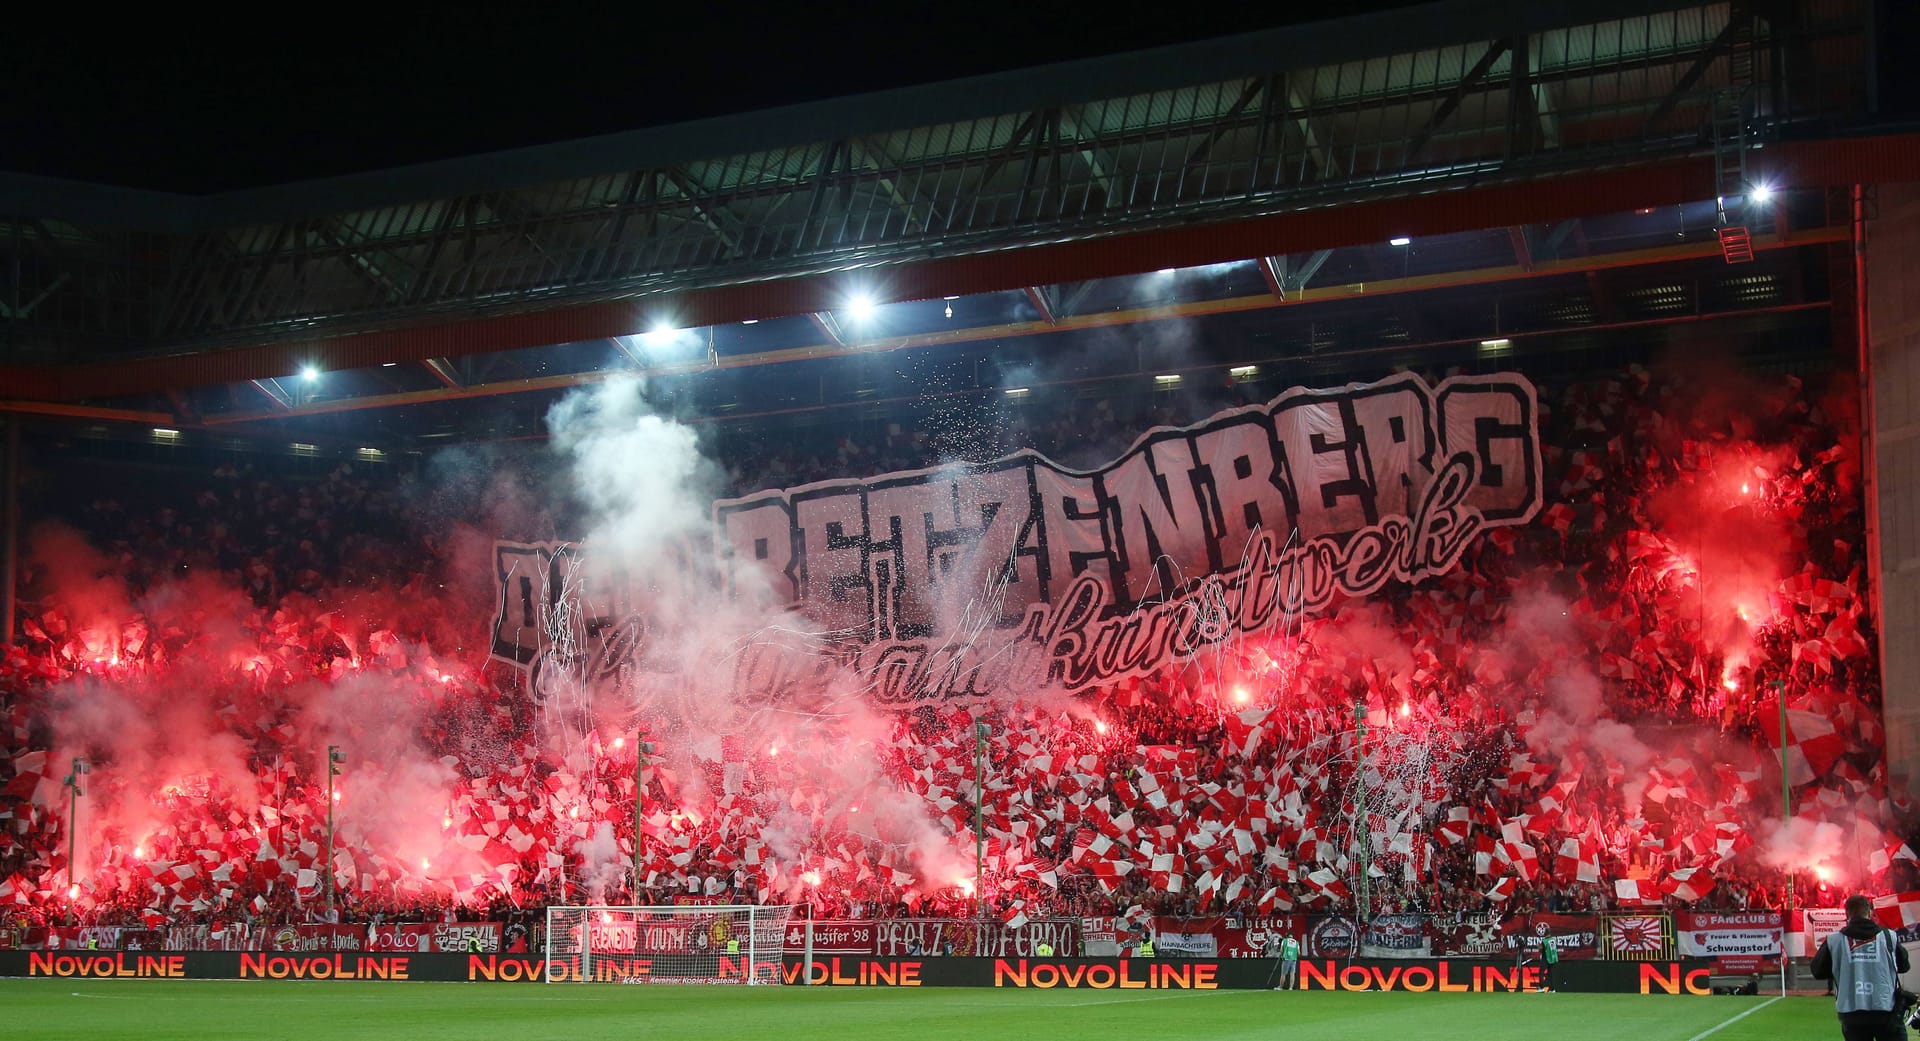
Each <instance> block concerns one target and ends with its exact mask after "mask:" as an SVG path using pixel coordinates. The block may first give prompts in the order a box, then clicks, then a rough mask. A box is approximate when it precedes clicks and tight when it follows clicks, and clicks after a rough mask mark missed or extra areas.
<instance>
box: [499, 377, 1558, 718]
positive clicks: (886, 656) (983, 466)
mask: <svg viewBox="0 0 1920 1041" xmlns="http://www.w3.org/2000/svg"><path fill="white" fill-rule="evenodd" d="M1537 428H1538V405H1537V401H1536V396H1535V391H1534V387H1533V384H1532V383H1530V382H1528V381H1527V380H1526V378H1524V377H1522V376H1519V375H1517V374H1510V373H1503V374H1495V375H1487V376H1456V377H1453V378H1451V379H1447V380H1445V381H1442V382H1441V383H1440V384H1439V385H1437V386H1429V385H1428V384H1427V383H1426V382H1425V381H1424V380H1422V379H1421V378H1420V377H1418V376H1416V375H1414V374H1412V373H1401V374H1398V375H1395V376H1393V377H1391V378H1389V379H1386V380H1382V381H1380V382H1378V383H1371V384H1353V385H1349V386H1347V387H1343V388H1337V389H1330V390H1309V389H1304V388H1295V389H1293V390H1289V391H1287V392H1286V393H1284V394H1282V395H1280V396H1279V397H1278V398H1275V399H1274V400H1272V401H1269V402H1266V403H1264V404H1260V405H1248V406H1243V407H1240V408H1234V409H1230V410H1227V411H1223V412H1220V413H1217V414H1215V415H1213V416H1212V417H1210V418H1208V419H1206V420H1204V421H1203V422H1200V423H1197V424H1194V425H1192V426H1188V427H1181V428H1164V427H1163V428H1156V429H1154V430H1151V431H1148V432H1146V433H1144V434H1142V435H1141V436H1140V437H1139V438H1138V439H1137V440H1136V441H1135V442H1134V444H1133V446H1132V447H1131V448H1130V449H1128V450H1127V451H1126V452H1125V453H1124V454H1122V455H1121V456H1120V458H1119V459H1117V460H1115V461H1114V462H1113V463H1111V464H1110V465H1108V466H1106V467H1103V468H1101V469H1098V470H1092V471H1077V470H1070V469H1067V468H1065V467H1062V466H1060V465H1059V464H1056V463H1054V462H1052V461H1051V460H1049V459H1047V458H1045V457H1044V456H1041V455H1039V454H1038V453H1035V452H1032V451H1022V452H1019V453H1016V454H1014V455H1010V456H1007V457H1005V458H1002V459H998V460H994V461H992V462H987V463H954V464H952V465H948V466H942V467H938V468H934V469H927V470H916V471H907V472H898V473H888V474H882V475H880V476H877V477H871V478H866V479H862V480H838V481H824V482H819V483H814V484H808V485H804V486H800V487H795V488H783V489H776V490H770V491H764V492H759V493H755V494H753V495H748V496H745V497H742V498H737V499H725V500H721V501H718V502H715V503H714V504H713V509H712V514H711V524H710V525H709V526H708V527H707V528H705V529H704V530H702V531H701V532H700V533H699V534H698V535H697V536H695V537H694V538H693V539H691V540H682V541H679V542H676V543H674V545H675V546H676V550H675V551H674V553H672V554H667V555H668V556H672V557H673V558H674V559H673V560H672V561H671V562H665V563H661V564H659V565H658V567H657V569H656V570H655V571H654V572H653V573H648V574H628V573H616V572H615V569H613V568H612V567H611V566H609V567H608V568H604V569H603V568H600V567H597V566H596V564H595V562H594V559H593V548H592V546H591V545H588V544H585V543H573V542H505V541H502V542H497V543H495V546H494V575H493V576H492V578H493V583H494V589H495V591H496V597H497V600H496V611H495V617H494V623H493V633H492V654H493V656H494V657H495V658H497V659H499V660H501V661H504V662H509V663H512V664H513V665H515V666H517V667H520V668H524V669H526V670H528V671H529V673H530V679H531V681H532V683H531V685H532V687H533V689H534V690H535V692H536V694H537V693H540V692H542V691H544V690H545V689H546V686H547V684H546V683H545V681H544V680H545V677H546V676H547V675H549V674H561V675H565V676H568V677H573V678H576V679H577V678H578V677H580V676H582V675H583V674H584V675H586V676H590V677H593V678H605V679H610V680H618V682H621V683H625V684H628V685H630V686H632V687H634V688H635V689H637V690H640V691H643V692H645V691H651V690H652V689H653V688H654V687H658V688H660V689H661V690H662V691H666V690H671V689H677V688H679V687H682V686H684V681H685V677H683V676H680V675H677V674H674V673H672V671H671V670H672V669H674V668H676V667H677V666H675V665H673V664H671V663H670V662H669V661H667V660H666V659H670V658H671V657H672V656H671V655H667V654H653V653H649V648H653V647H663V648H664V647H671V646H673V645H674V641H675V639H676V627H677V626H684V625H689V624H694V623H693V622H691V621H690V620H688V619H687V618H685V617H684V616H683V615H682V614H681V613H680V612H677V611H676V612H658V613H650V612H651V609H653V608H654V607H655V605H660V604H676V605H677V604H686V603H702V602H707V603H720V602H739V603H741V604H749V605H751V606H753V607H755V608H756V609H760V610H763V611H764V613H766V614H767V615H768V616H769V617H773V616H778V615H783V614H784V615H785V616H786V617H787V620H786V621H783V622H782V623H781V624H780V625H779V626H777V627H775V629H776V630H777V634H778V635H777V638H776V637H775V636H768V637H767V638H763V639H749V640H744V641H743V642H742V649H741V651H740V652H739V653H738V654H736V655H733V656H732V659H731V660H730V661H728V662H727V663H726V669H727V670H729V671H728V672H727V673H726V674H725V675H724V677H723V678H724V679H725V680H726V681H727V682H729V683H730V684H731V687H732V689H735V690H740V691H751V692H754V693H755V694H758V695H761V696H764V697H767V698H770V699H771V698H780V697H782V696H784V695H786V694H789V693H806V692H812V691H817V690H821V689H826V688H827V687H829V686H833V685H835V684H833V683H830V682H829V678H830V677H844V676H845V675H846V674H847V672H848V671H849V670H850V671H851V672H852V673H853V675H854V677H855V679H856V681H858V682H860V683H863V684H864V686H863V689H864V690H865V691H866V692H867V693H868V695H869V697H870V698H871V699H872V700H873V701H875V702H876V703H879V704H881V705H886V706H892V707H895V708H910V707H914V706H917V705H922V704H927V703H934V702H943V701H951V700H965V699H974V698H981V697H989V696H993V695H996V694H1002V693H1018V694H1023V695H1024V694H1030V693H1033V692H1035V691H1040V690H1054V691H1061V692H1066V693H1073V692H1079V691H1083V690H1087V689H1091V688H1093V687H1097V686H1102V685H1110V684H1112V683H1114V682H1116V681H1119V680H1122V679H1126V678H1129V677H1136V676H1143V675H1147V674H1150V673H1152V672H1154V671H1156V670H1158V669H1160V668H1162V667H1164V666H1166V665H1168V664H1171V663H1176V662H1179V661H1184V660H1187V659H1190V658H1192V657H1194V656H1195V655H1198V654H1200V653H1202V652H1203V651H1205V650H1206V649H1207V648H1209V647H1211V646H1214V645H1217V644H1220V643H1223V642H1225V641H1229V640H1233V639H1237V638H1238V637H1239V636H1241V635H1242V634H1247V633H1255V632H1261V631H1264V630H1266V629H1268V628H1270V627H1272V626H1274V625H1276V624H1278V623H1279V622H1281V621H1282V620H1283V619H1286V618H1289V617H1297V616H1298V615H1301V614H1313V613H1317V612H1319V611H1321V610H1323V609H1324V608H1326V607H1327V606H1328V605H1329V604H1331V603H1333V602H1334V601H1335V600H1336V599H1339V598H1352V597H1366V596H1370V595H1372V594H1373V593H1375V592H1377V591H1378V590H1379V589H1381V588H1382V587H1383V586H1385V585H1386V584H1387V583H1389V582H1419V581H1422V580H1424V579H1427V578H1430V577H1434V576H1438V575H1442V574H1445V573H1447V572H1448V571H1451V570H1452V569H1453V568H1454V567H1455V566H1456V565H1457V564H1458V562H1459V560H1460V558H1461V555H1462V554H1463V553H1465V552H1466V551H1467V549H1468V548H1469V547H1470V546H1472V545H1474V544H1475V542H1476V541H1477V538H1478V536H1480V535H1481V534H1483V533H1485V532H1486V531H1488V530H1490V529H1493V528H1500V527H1508V526H1513V525H1519V524H1524V523H1526V522H1527V521H1528V520H1530V519H1532V518H1533V516H1534V515H1535V514H1536V513H1537V512H1538V511H1539V509H1540V508H1541V504H1542V500H1543V486H1542V481H1541V462H1540V459H1541V452H1540V443H1539V436H1538V429H1537ZM772 631H773V630H770V632H772ZM809 633H821V634H830V635H821V636H810V635H805V634H809Z"/></svg>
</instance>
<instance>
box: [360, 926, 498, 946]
mask: <svg viewBox="0 0 1920 1041" xmlns="http://www.w3.org/2000/svg"><path fill="white" fill-rule="evenodd" d="M366 932H367V946H366V950H369V951H422V952H439V953H443V954H461V953H465V952H467V951H469V950H473V949H478V950H481V951H498V950H501V949H502V947H501V942H500V936H501V928H500V923H499V922H431V923H415V922H383V923H381V924H379V925H370V926H368V927H367V930H366Z"/></svg>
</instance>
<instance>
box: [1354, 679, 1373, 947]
mask: <svg viewBox="0 0 1920 1041" xmlns="http://www.w3.org/2000/svg"><path fill="white" fill-rule="evenodd" d="M1353 722H1354V728H1355V729H1354V746H1353V754H1354V762H1355V766H1354V774H1353V775H1354V783H1355V784H1356V786H1357V790H1358V795H1357V796H1356V798H1355V800H1354V803H1355V805H1354V814H1355V820H1354V833H1355V834H1357V835H1359V836H1360V841H1359V843H1358V845H1359V847H1360V852H1359V860H1360V887H1359V892H1358V893H1356V894H1354V895H1355V896H1356V897H1357V899H1356V900H1355V902H1354V909H1355V910H1357V911H1358V912H1360V915H1359V917H1360V927H1361V928H1362V929H1364V928H1366V925H1367V912H1368V911H1369V910H1370V908H1369V907H1368V904H1369V903H1371V901H1370V899H1369V898H1370V897H1371V896H1372V895H1373V893H1372V888H1371V887H1372V885H1373V879H1372V877H1371V876H1372V873H1373V836H1372V835H1370V834H1368V833H1367V695H1366V692H1365V691H1362V692H1361V693H1360V694H1359V695H1357V696H1355V698H1354V699H1353ZM1355 948H1356V949H1358V945H1357V944H1356V945H1355Z"/></svg>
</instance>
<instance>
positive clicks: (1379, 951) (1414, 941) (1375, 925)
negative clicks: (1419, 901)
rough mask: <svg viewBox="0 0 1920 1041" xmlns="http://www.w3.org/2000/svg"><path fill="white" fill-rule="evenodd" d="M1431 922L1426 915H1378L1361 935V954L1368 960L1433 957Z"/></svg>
mask: <svg viewBox="0 0 1920 1041" xmlns="http://www.w3.org/2000/svg"><path fill="white" fill-rule="evenodd" d="M1430 922H1431V919H1429V918H1428V917H1427V916H1426V915H1423V914H1383V915H1375V916H1374V917H1373V918H1371V919H1369V920H1368V922H1367V928H1366V931H1365V932H1364V933H1362V934H1361V938H1360V953H1361V955H1362V956H1363V957H1367V958H1428V957H1432V955H1433V937H1432V935H1431V934H1430V933H1429V931H1428V925H1429V923H1430Z"/></svg>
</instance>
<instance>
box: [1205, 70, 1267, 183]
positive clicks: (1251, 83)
mask: <svg viewBox="0 0 1920 1041" xmlns="http://www.w3.org/2000/svg"><path fill="white" fill-rule="evenodd" d="M1266 87H1267V81H1266V80H1265V79H1253V80H1248V81H1247V85H1246V86H1245V87H1243V88H1241V90H1240V96H1239V97H1238V98H1235V99H1234V102H1233V104H1232V105H1231V106H1230V107H1229V108H1228V109H1227V111H1226V112H1225V113H1224V114H1223V115H1221V116H1220V118H1219V119H1217V120H1215V121H1214V124H1213V129H1212V130H1209V131H1207V136H1206V137H1203V138H1201V139H1200V143H1199V144H1198V145H1195V146H1194V148H1193V151H1191V152H1188V153H1187V166H1189V167H1193V166H1198V165H1200V164H1201V163H1204V162H1206V161H1207V156H1209V155H1211V154H1212V153H1213V146H1214V143H1215V142H1217V141H1219V140H1220V134H1221V132H1222V131H1224V130H1226V129H1227V127H1228V125H1230V124H1231V123H1233V121H1234V120H1237V119H1239V118H1240V114H1241V113H1242V112H1245V111H1246V110H1247V106H1248V105H1251V104H1253V99H1254V98H1257V97H1259V96H1260V94H1261V92H1262V91H1264V90H1265V89H1266Z"/></svg>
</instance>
